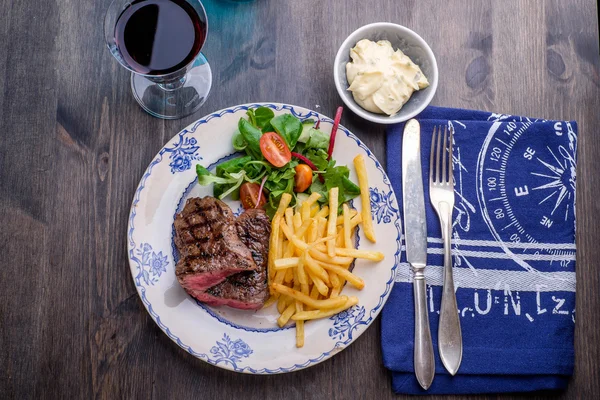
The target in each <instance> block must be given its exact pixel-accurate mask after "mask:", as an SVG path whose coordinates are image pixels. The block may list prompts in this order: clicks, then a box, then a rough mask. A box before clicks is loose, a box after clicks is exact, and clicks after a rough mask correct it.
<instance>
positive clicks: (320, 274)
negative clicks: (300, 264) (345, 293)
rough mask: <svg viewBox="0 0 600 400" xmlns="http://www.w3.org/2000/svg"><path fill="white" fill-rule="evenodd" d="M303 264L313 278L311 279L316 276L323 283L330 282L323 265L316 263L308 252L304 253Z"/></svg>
mask: <svg viewBox="0 0 600 400" xmlns="http://www.w3.org/2000/svg"><path fill="white" fill-rule="evenodd" d="M304 266H306V268H307V272H308V273H309V274H310V275H311V278H313V281H314V278H315V277H317V278H319V279H320V280H321V281H323V282H324V283H325V284H329V283H330V281H329V274H328V273H327V271H325V269H324V268H323V267H321V266H320V265H319V264H317V262H316V261H315V260H313V259H312V257H311V256H310V255H308V254H306V255H305V258H304ZM321 293H322V292H321Z"/></svg>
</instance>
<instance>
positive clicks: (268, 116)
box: [253, 107, 275, 132]
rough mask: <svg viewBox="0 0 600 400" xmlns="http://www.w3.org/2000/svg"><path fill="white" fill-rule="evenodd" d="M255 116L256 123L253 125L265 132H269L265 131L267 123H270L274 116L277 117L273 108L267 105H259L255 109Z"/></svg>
mask: <svg viewBox="0 0 600 400" xmlns="http://www.w3.org/2000/svg"><path fill="white" fill-rule="evenodd" d="M254 116H255V123H254V124H253V125H255V126H256V127H258V128H259V129H260V130H262V131H263V132H268V131H265V130H264V128H265V127H266V126H267V125H270V121H271V120H272V119H273V117H275V114H274V113H273V110H271V109H270V108H267V107H258V108H257V109H256V110H254Z"/></svg>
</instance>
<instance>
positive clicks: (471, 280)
mask: <svg viewBox="0 0 600 400" xmlns="http://www.w3.org/2000/svg"><path fill="white" fill-rule="evenodd" d="M442 272H443V267H442V266H439V265H428V266H427V267H426V268H425V280H426V282H427V284H428V285H433V286H442V285H443V275H442ZM396 282H412V270H411V268H410V265H409V264H408V263H400V265H399V267H398V269H397V273H396ZM454 286H455V287H456V288H468V289H483V290H488V289H492V290H505V289H509V290H511V291H523V292H555V291H565V292H575V272H539V271H538V272H529V271H505V270H494V269H477V270H472V269H470V268H454Z"/></svg>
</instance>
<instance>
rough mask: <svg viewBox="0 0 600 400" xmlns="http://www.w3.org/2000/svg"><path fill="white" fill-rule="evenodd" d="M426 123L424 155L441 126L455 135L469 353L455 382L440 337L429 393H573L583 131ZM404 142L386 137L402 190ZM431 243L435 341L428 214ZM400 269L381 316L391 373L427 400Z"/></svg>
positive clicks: (456, 258)
mask: <svg viewBox="0 0 600 400" xmlns="http://www.w3.org/2000/svg"><path fill="white" fill-rule="evenodd" d="M418 119H419V121H420V124H421V140H422V143H421V146H422V148H423V152H424V153H426V154H427V153H428V152H429V149H430V146H431V132H432V130H433V126H434V125H444V124H445V125H448V126H449V127H452V128H453V129H454V132H455V134H454V152H453V164H454V178H455V187H454V191H455V198H456V204H455V208H454V213H453V233H452V235H453V238H452V255H453V265H454V281H455V282H454V283H455V287H456V288H457V289H456V296H457V303H458V312H459V314H460V318H461V325H462V332H463V346H464V349H463V362H462V365H461V368H460V370H459V372H458V374H457V375H456V376H455V377H451V376H450V375H447V372H446V371H445V369H444V368H443V366H442V364H441V360H440V359H439V357H438V351H437V343H436V342H437V334H434V335H433V337H434V352H435V353H436V357H438V358H437V359H436V373H437V375H436V378H435V380H434V382H433V384H432V386H431V387H430V389H429V390H428V393H483V392H514V391H532V390H540V389H556V388H561V387H564V386H566V383H567V381H568V378H569V376H570V375H571V374H572V372H573V363H574V350H573V332H574V322H575V181H576V164H577V124H576V123H575V122H573V121H572V122H569V121H549V120H543V119H533V118H526V117H518V116H511V115H505V114H493V113H487V112H481V111H469V110H460V109H446V108H436V107H429V108H427V109H426V110H425V111H424V112H423V113H422V114H420V115H419V116H418ZM402 130H403V126H396V127H393V128H392V129H390V131H389V132H388V143H387V150H388V173H389V175H390V180H391V181H392V185H393V186H394V187H396V188H400V187H401V171H400V166H401V161H400V158H399V155H400V154H401V142H402V140H401V139H402V134H401V132H402ZM423 161H424V162H423V176H424V177H425V178H427V177H428V175H429V169H428V167H429V165H428V162H427V160H423ZM424 187H425V192H426V193H425V198H428V197H429V194H428V193H427V192H428V185H427V184H425V185H424ZM400 210H402V205H400ZM427 232H428V267H427V269H426V280H427V282H428V284H429V285H430V286H429V287H428V306H429V307H428V308H429V318H430V321H431V331H432V332H434V333H437V329H438V319H439V309H440V302H441V288H442V285H443V278H442V268H443V258H442V257H443V248H442V240H441V232H440V228H439V224H438V223H437V221H436V220H435V213H434V211H433V209H431V207H430V205H429V204H427ZM402 261H403V262H402V263H401V265H400V267H399V268H398V273H397V275H396V284H395V286H394V290H393V291H392V294H391V296H390V300H389V301H388V304H387V305H386V307H385V308H384V311H383V316H382V347H383V356H384V363H385V365H386V367H387V368H388V369H390V370H392V376H393V387H394V390H396V391H397V392H401V393H424V392H423V390H422V389H421V388H420V386H419V385H418V383H417V382H416V379H415V378H414V372H413V371H414V369H413V362H412V351H413V337H412V334H409V335H406V334H404V336H403V337H400V335H399V333H398V332H404V333H406V332H412V329H413V323H414V316H413V312H412V309H413V308H412V307H413V304H412V302H413V298H412V286H411V285H412V275H411V273H410V268H409V267H408V264H406V263H405V262H404V260H402ZM407 315H408V316H409V317H408V318H407Z"/></svg>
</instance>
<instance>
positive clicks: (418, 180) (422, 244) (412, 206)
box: [402, 119, 435, 390]
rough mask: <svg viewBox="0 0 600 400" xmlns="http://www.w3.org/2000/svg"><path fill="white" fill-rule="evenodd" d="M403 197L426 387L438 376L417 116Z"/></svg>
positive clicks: (408, 144) (406, 152)
mask: <svg viewBox="0 0 600 400" xmlns="http://www.w3.org/2000/svg"><path fill="white" fill-rule="evenodd" d="M402 197H403V201H404V241H405V243H406V260H407V261H408V262H409V263H410V265H411V267H412V269H413V272H414V281H413V289H414V298H415V375H416V376H417V381H419V384H420V385H421V387H422V388H423V389H425V390H427V389H428V388H429V386H431V382H433V377H434V375H435V359H434V357H433V344H432V343H431V330H430V329H429V317H428V311H427V288H426V285H425V274H424V272H425V265H426V264H427V220H426V218H425V194H424V192H423V175H422V171H421V126H420V125H419V122H418V121H417V120H415V119H411V120H410V121H408V122H407V123H406V126H405V127H404V136H403V138H402Z"/></svg>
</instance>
